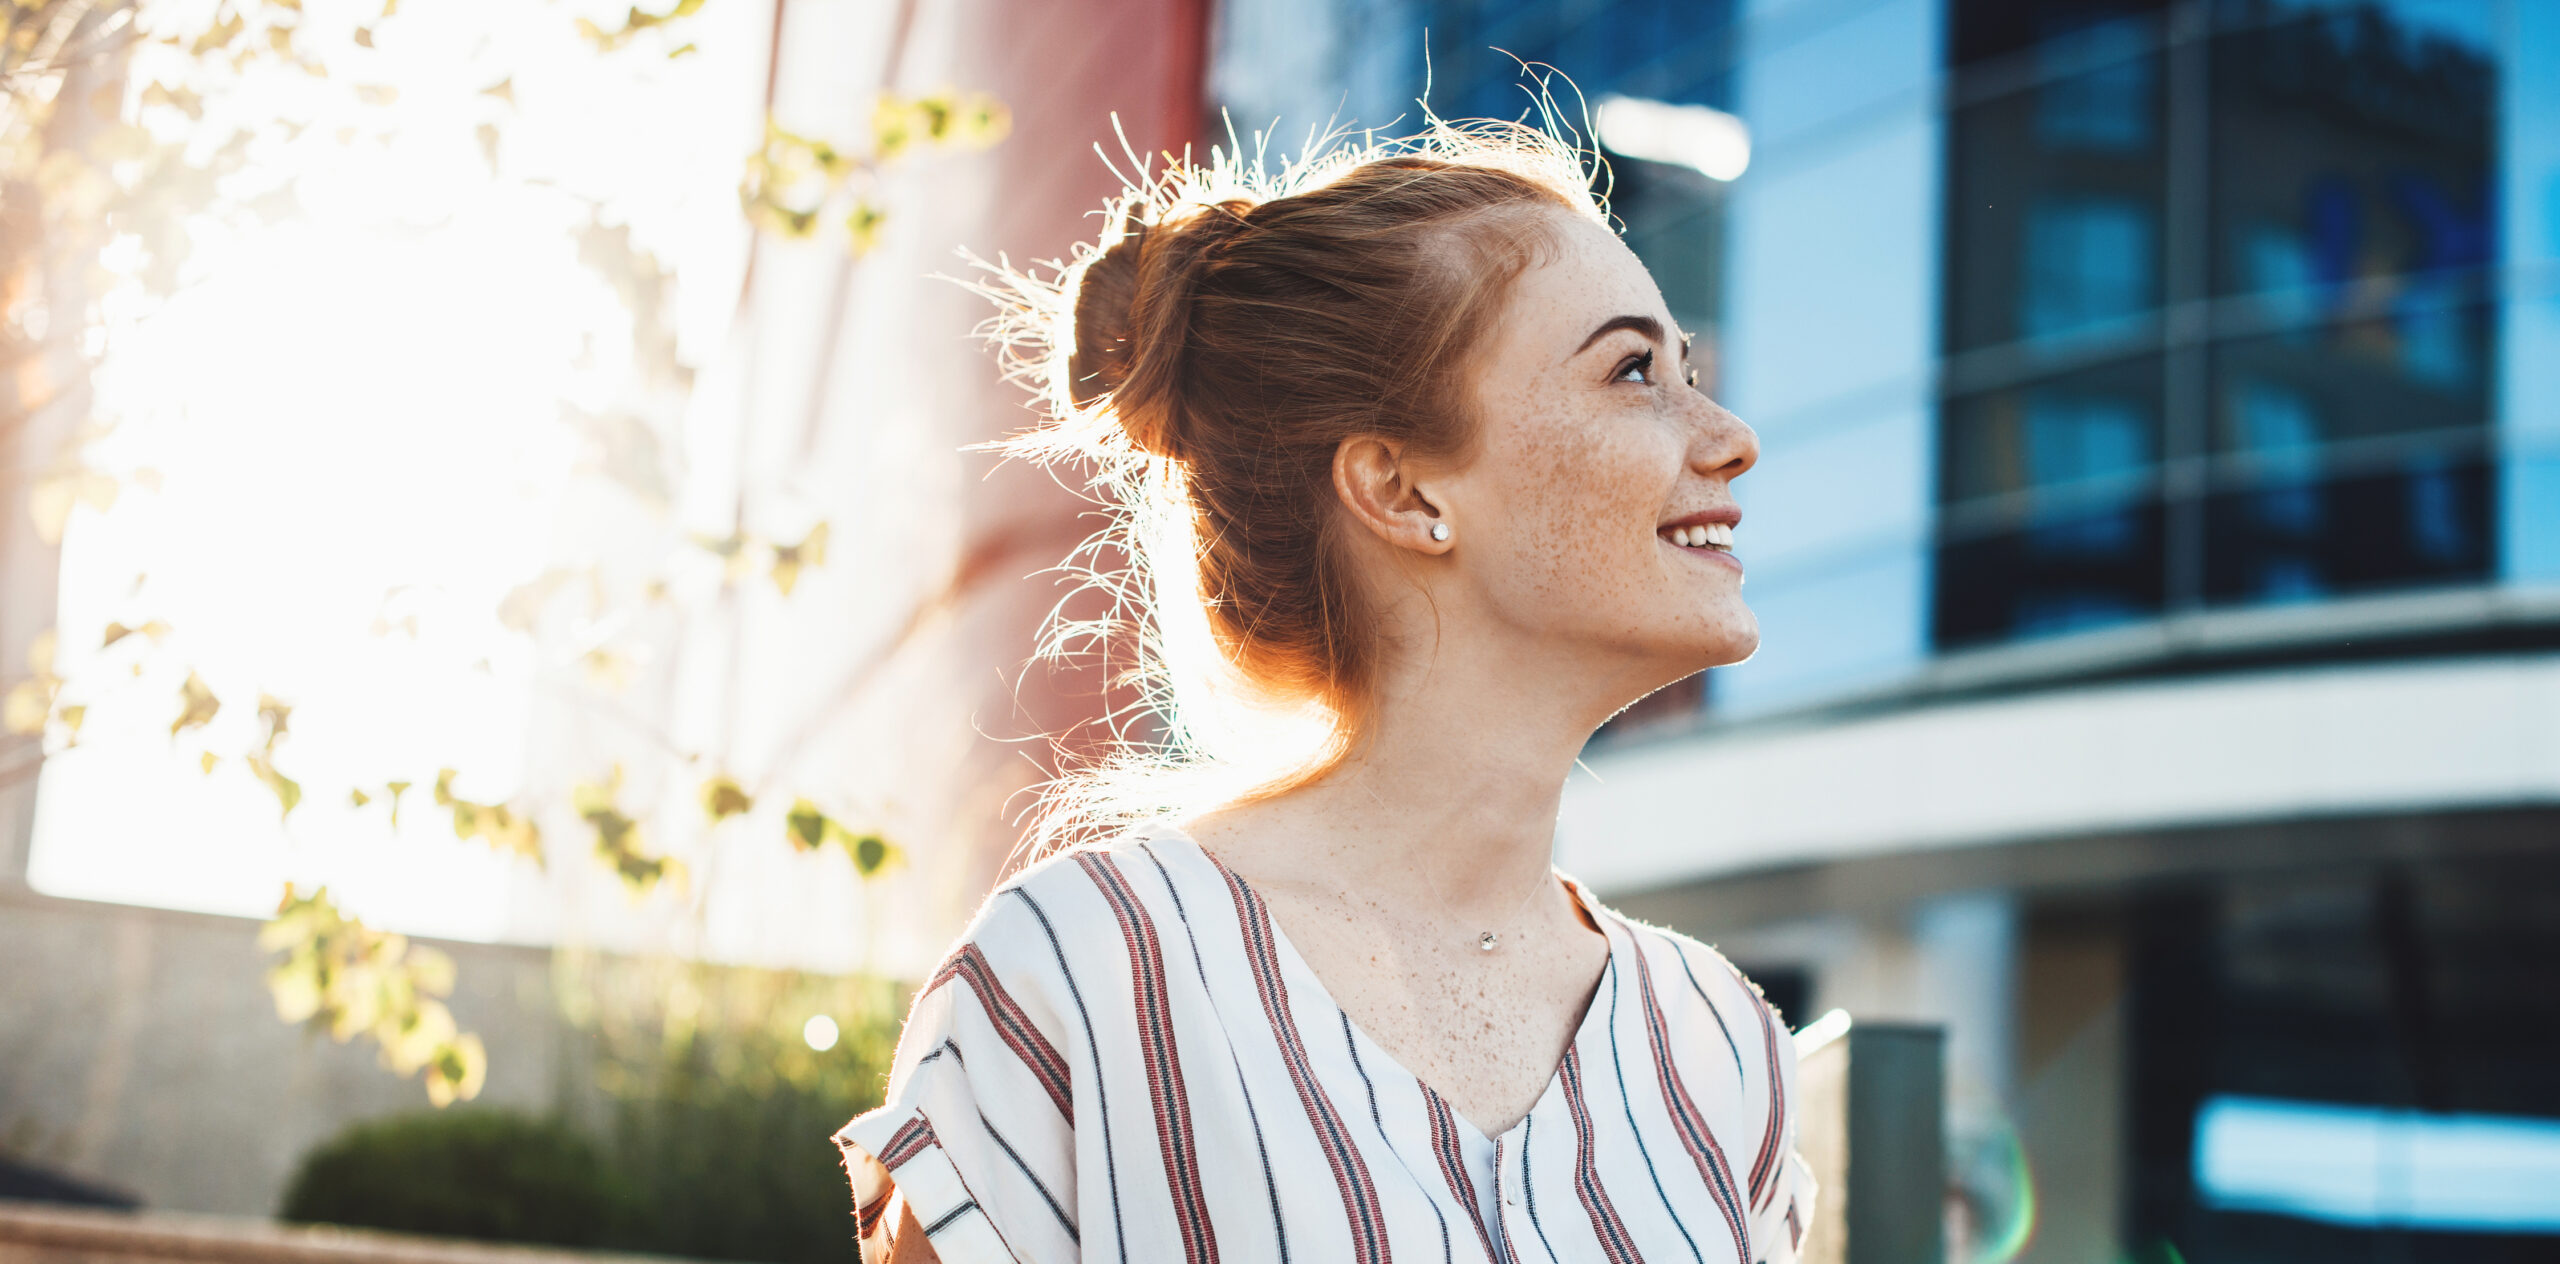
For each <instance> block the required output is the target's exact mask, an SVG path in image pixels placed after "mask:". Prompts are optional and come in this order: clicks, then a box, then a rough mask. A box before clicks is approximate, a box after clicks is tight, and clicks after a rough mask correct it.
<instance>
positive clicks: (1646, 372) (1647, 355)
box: [1611, 338, 1698, 389]
mask: <svg viewBox="0 0 2560 1264" xmlns="http://www.w3.org/2000/svg"><path fill="white" fill-rule="evenodd" d="M1690 342H1691V339H1690V338H1682V339H1681V340H1680V352H1681V357H1682V359H1683V361H1684V363H1683V364H1682V366H1681V368H1682V372H1681V380H1682V381H1684V382H1687V383H1688V384H1689V386H1690V387H1691V389H1695V388H1696V387H1697V385H1698V366H1697V365H1694V364H1688V363H1685V361H1686V359H1687V356H1688V352H1689V344H1690ZM1653 366H1654V352H1653V349H1652V348H1651V347H1647V348H1645V349H1644V350H1643V351H1640V352H1638V353H1636V354H1635V355H1631V356H1628V357H1627V358H1626V359H1624V360H1620V361H1619V362H1618V372H1617V374H1616V376H1615V377H1613V378H1612V379H1611V380H1613V381H1619V382H1623V381H1626V380H1627V375H1628V374H1630V373H1634V374H1638V375H1640V376H1638V377H1637V379H1636V380H1637V381H1639V382H1642V383H1643V384H1645V385H1647V386H1651V385H1653V383H1654V376H1653Z"/></svg>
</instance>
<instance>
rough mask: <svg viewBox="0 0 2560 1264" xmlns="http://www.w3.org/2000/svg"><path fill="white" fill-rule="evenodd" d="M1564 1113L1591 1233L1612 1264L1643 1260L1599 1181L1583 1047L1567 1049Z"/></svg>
mask: <svg viewBox="0 0 2560 1264" xmlns="http://www.w3.org/2000/svg"><path fill="white" fill-rule="evenodd" d="M1563 1076H1564V1105H1565V1113H1566V1114H1568V1115H1570V1116H1571V1117H1572V1119H1573V1192H1574V1193H1575V1194H1577V1195H1579V1196H1580V1197H1581V1199H1582V1209H1583V1211H1584V1212H1586V1213H1588V1214H1589V1215H1590V1217H1591V1234H1592V1236H1593V1237H1595V1238H1598V1239H1599V1240H1600V1250H1601V1251H1602V1252H1603V1253H1604V1254H1606V1255H1607V1256H1608V1257H1609V1260H1610V1264H1644V1260H1643V1256H1642V1255H1640V1254H1639V1253H1638V1252H1637V1251H1636V1243H1635V1238H1634V1236H1633V1235H1631V1234H1629V1233H1628V1232H1627V1226H1626V1222H1625V1221H1623V1220H1620V1219H1619V1218H1618V1208H1617V1205H1616V1204H1614V1203H1612V1202H1610V1201H1609V1191H1608V1189H1607V1187H1605V1186H1603V1185H1602V1184H1601V1183H1600V1168H1599V1165H1598V1163H1597V1162H1596V1161H1595V1160H1594V1158H1593V1155H1592V1151H1593V1148H1594V1146H1593V1141H1592V1127H1591V1106H1590V1101H1589V1099H1588V1098H1586V1097H1584V1095H1583V1086H1582V1051H1581V1050H1580V1049H1575V1048H1570V1047H1568V1048H1567V1049H1566V1050H1565V1051H1564V1067H1563Z"/></svg>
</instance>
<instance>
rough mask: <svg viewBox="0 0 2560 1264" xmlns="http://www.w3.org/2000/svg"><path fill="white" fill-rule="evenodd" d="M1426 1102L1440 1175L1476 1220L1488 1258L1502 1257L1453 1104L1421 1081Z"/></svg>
mask: <svg viewBox="0 0 2560 1264" xmlns="http://www.w3.org/2000/svg"><path fill="white" fill-rule="evenodd" d="M1415 1083H1416V1084H1417V1085H1420V1087H1421V1089H1422V1104H1423V1107H1424V1108H1425V1111H1426V1113H1428V1114H1429V1116H1430V1118H1431V1149H1432V1152H1433V1153H1434V1154H1436V1155H1438V1156H1439V1159H1440V1175H1441V1176H1442V1177H1444V1178H1446V1179H1447V1180H1448V1182H1449V1196H1450V1197H1452V1198H1455V1199H1456V1200H1457V1201H1458V1205H1459V1206H1461V1207H1464V1208H1466V1212H1467V1219H1469V1220H1472V1221H1474V1222H1475V1226H1476V1240H1477V1241H1478V1242H1480V1243H1481V1244H1482V1245H1483V1246H1484V1257H1485V1259H1486V1260H1487V1261H1494V1260H1499V1259H1501V1258H1502V1253H1501V1252H1499V1251H1496V1250H1494V1249H1493V1234H1492V1233H1491V1232H1489V1231H1487V1230H1486V1228H1485V1225H1484V1208H1483V1207H1482V1206H1481V1205H1479V1204H1478V1203H1477V1201H1476V1183H1475V1178H1473V1177H1471V1176H1469V1175H1468V1174H1467V1156H1466V1154H1465V1153H1464V1152H1463V1151H1462V1150H1460V1149H1459V1147H1458V1121H1457V1119H1456V1117H1454V1116H1452V1115H1451V1114H1450V1113H1449V1103H1447V1102H1445V1101H1442V1100H1441V1099H1440V1095H1439V1094H1438V1093H1435V1092H1433V1091H1431V1086H1430V1085H1428V1084H1423V1083H1422V1082H1421V1081H1420V1080H1416V1081H1415Z"/></svg>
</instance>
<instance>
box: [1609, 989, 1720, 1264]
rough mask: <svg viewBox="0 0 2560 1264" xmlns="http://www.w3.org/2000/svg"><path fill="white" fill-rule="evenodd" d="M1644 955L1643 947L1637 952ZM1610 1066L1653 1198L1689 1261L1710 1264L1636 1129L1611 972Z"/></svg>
mask: <svg viewBox="0 0 2560 1264" xmlns="http://www.w3.org/2000/svg"><path fill="white" fill-rule="evenodd" d="M1633 951H1636V952H1642V951H1644V949H1643V948H1642V947H1636V948H1634V949H1633ZM1609 1065H1610V1066H1611V1067H1612V1068H1615V1069H1616V1071H1617V1073H1618V1104H1619V1105H1621V1106H1624V1107H1626V1110H1627V1135H1628V1136H1629V1137H1631V1138H1634V1140H1635V1143H1636V1153H1637V1154H1640V1155H1643V1156H1644V1174H1645V1175H1646V1176H1649V1177H1652V1178H1653V1196H1654V1197H1656V1198H1659V1199H1661V1200H1662V1210H1663V1211H1664V1213H1666V1214H1668V1215H1669V1216H1670V1217H1671V1225H1672V1227H1673V1228H1675V1229H1678V1230H1679V1231H1680V1240H1681V1241H1683V1242H1686V1243H1688V1244H1689V1258H1691V1259H1693V1260H1696V1261H1697V1264H1707V1257H1706V1256H1705V1254H1703V1253H1702V1252H1700V1251H1699V1250H1698V1240H1697V1239H1696V1238H1693V1237H1691V1236H1689V1226H1688V1225H1687V1224H1685V1223H1683V1222H1682V1221H1681V1219H1680V1211H1679V1209H1678V1208H1675V1207H1673V1206H1672V1205H1671V1195H1670V1194H1669V1193H1667V1192H1665V1191H1664V1189H1663V1188H1662V1173H1661V1172H1659V1171H1657V1170H1655V1168H1654V1166H1653V1151H1651V1150H1649V1149H1647V1148H1645V1144H1644V1129H1642V1128H1639V1127H1637V1126H1636V1099H1635V1098H1634V1097H1633V1096H1632V1095H1631V1094H1629V1093H1628V1092H1627V1060H1626V1057H1625V1055H1623V1054H1621V1053H1619V1052H1618V973H1617V971H1614V970H1612V971H1610V972H1609Z"/></svg>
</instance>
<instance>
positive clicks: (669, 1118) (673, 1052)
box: [278, 972, 898, 1264]
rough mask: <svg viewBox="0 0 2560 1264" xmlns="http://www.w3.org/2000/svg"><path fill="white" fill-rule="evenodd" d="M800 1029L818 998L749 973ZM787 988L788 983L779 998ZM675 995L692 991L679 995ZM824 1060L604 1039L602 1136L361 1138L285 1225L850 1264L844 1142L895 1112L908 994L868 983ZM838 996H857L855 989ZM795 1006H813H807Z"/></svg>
mask: <svg viewBox="0 0 2560 1264" xmlns="http://www.w3.org/2000/svg"><path fill="white" fill-rule="evenodd" d="M747 973H748V974H749V975H750V976H752V978H753V981H754V982H755V983H756V984H757V986H752V987H750V988H749V989H747V990H746V994H748V995H754V996H759V997H763V998H766V1000H767V1002H768V1003H770V1004H773V1005H775V1006H777V1008H776V1009H775V1010H774V1011H773V1012H775V1013H779V1014H782V1015H784V1016H787V1017H796V1016H798V1015H801V1014H803V1013H804V1012H806V1011H805V1010H804V1009H803V1008H801V1005H804V1004H806V1003H807V1002H806V1001H805V1000H804V999H803V998H807V997H809V996H811V995H813V994H824V993H825V992H826V991H827V989H825V988H813V987H810V986H808V985H806V984H805V982H801V981H799V980H798V976H791V975H777V974H765V973H761V972H747ZM777 984H778V986H777ZM676 990H677V991H679V992H682V991H684V988H683V987H681V986H679V987H678V988H677V989H676ZM852 991H853V992H855V993H864V994H867V996H868V999H863V1000H857V1001H856V1004H857V1005H860V1006H867V1008H860V1009H858V1010H846V1011H844V1012H845V1013H847V1014H849V1015H853V1017H851V1018H848V1019H847V1020H846V1022H845V1024H844V1026H845V1032H846V1036H847V1039H845V1040H843V1041H841V1042H840V1043H838V1044H837V1046H836V1047H835V1048H834V1049H832V1050H829V1051H828V1052H825V1053H818V1052H816V1051H813V1050H811V1049H809V1048H808V1047H807V1046H806V1045H805V1044H802V1043H801V1042H800V1040H799V1039H798V1038H797V1036H796V1034H794V1033H790V1032H784V1031H780V1030H768V1029H766V1028H764V1027H761V1026H754V1027H747V1028H737V1027H728V1026H722V1027H699V1026H692V1025H689V1024H686V1023H683V1022H674V1023H672V1025H670V1023H669V1020H670V1018H671V1015H669V1014H668V1013H666V1012H664V1011H661V1012H660V1013H659V1014H658V1015H657V1020H658V1021H657V1024H656V1025H654V1026H653V1027H651V1029H650V1030H648V1031H647V1032H646V1033H645V1035H644V1034H643V1033H641V1032H638V1031H635V1030H628V1029H626V1030H623V1031H620V1032H619V1033H617V1034H616V1035H615V1036H612V1037H609V1038H605V1039H603V1041H602V1048H601V1050H600V1053H599V1056H601V1057H602V1058H603V1059H604V1064H603V1066H602V1067H601V1068H600V1069H601V1071H602V1074H601V1076H600V1079H601V1081H602V1082H603V1083H604V1084H605V1085H606V1090H605V1099H604V1100H603V1101H602V1102H600V1103H597V1104H596V1109H595V1110H594V1111H593V1112H592V1113H593V1114H595V1115H596V1116H597V1117H598V1118H597V1119H596V1120H595V1121H594V1122H592V1123H581V1122H576V1121H574V1120H573V1119H571V1118H569V1117H567V1116H565V1115H555V1116H544V1117H537V1116H530V1115H524V1114H516V1113H509V1112H503V1111H496V1110H489V1109H484V1108H475V1109H469V1110H461V1111H454V1112H450V1113H443V1114H436V1113H420V1114H414V1115H404V1116H399V1117H396V1118H393V1119H388V1120H383V1121H379V1122H374V1123H367V1124H361V1125H358V1126H356V1127H354V1128H351V1129H349V1130H348V1131H347V1132H345V1133H342V1134H340V1135H339V1136H337V1137H335V1138H332V1139H331V1140H329V1141H327V1142H324V1143H323V1144H321V1145H320V1146H318V1147H316V1148H314V1149H313V1150H312V1151H311V1152H310V1153H309V1154H308V1155H306V1156H304V1158H303V1160H302V1165H301V1168H300V1171H299V1173H298V1174H297V1175H296V1176H295V1177H294V1180H293V1183H292V1185H291V1186H290V1187H289V1189H288V1191H287V1193H286V1195H285V1200H284V1204H283V1207H282V1208H281V1210H280V1211H279V1213H278V1214H279V1215H280V1216H282V1217H283V1218H284V1219H287V1220H298V1221H308V1222H319V1223H327V1224H341V1225H356V1226H362V1227H366V1228H376V1229H392V1230H400V1231H404V1232H410V1233H426V1234H435V1235H440V1236H448V1237H463V1238H479V1239H487V1240H495V1241H509V1242H525V1243H542V1244H549V1245H556V1246H569V1247H585V1248H596V1249H621V1250H642V1251H649V1252H654V1253H658V1254H667V1255H681V1256H687V1257H691V1258H695V1259H735V1260H760V1261H783V1262H788V1264H797V1262H799V1261H807V1262H809V1264H820V1262H821V1261H824V1262H827V1264H837V1262H840V1261H842V1260H844V1259H845V1258H847V1255H846V1252H847V1249H848V1245H847V1244H848V1242H849V1241H850V1238H851V1234H852V1224H851V1220H852V1205H851V1203H850V1201H849V1200H848V1199H847V1197H846V1194H845V1184H844V1167H843V1161H842V1159H841V1158H840V1157H839V1156H838V1155H837V1152H836V1148H835V1146H834V1145H833V1143H831V1142H830V1141H829V1140H828V1137H829V1136H830V1135H831V1134H832V1133H834V1132H835V1130H836V1129H838V1128H840V1127H842V1126H844V1123H845V1121H846V1120H849V1119H851V1118H853V1117H854V1116H855V1115H857V1114H860V1113H861V1112H863V1111H865V1110H868V1109H870V1108H871V1107H873V1106H876V1105H878V1104H879V1094H880V1085H881V1082H882V1080H883V1078H884V1076H885V1073H886V1069H887V1065H888V1057H889V1052H890V1049H891V1046H892V1044H893V1043H894V1041H895V1038H896V1017H897V1012H898V1011H897V1010H896V1008H895V998H894V996H891V995H889V994H888V993H886V992H882V991H879V990H878V989H872V988H867V987H860V986H857V987H855V988H853V989H852ZM837 994H838V995H845V994H846V993H845V992H844V991H843V990H842V989H838V990H837ZM795 1002H798V1003H796V1004H795Z"/></svg>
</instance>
